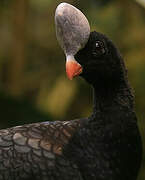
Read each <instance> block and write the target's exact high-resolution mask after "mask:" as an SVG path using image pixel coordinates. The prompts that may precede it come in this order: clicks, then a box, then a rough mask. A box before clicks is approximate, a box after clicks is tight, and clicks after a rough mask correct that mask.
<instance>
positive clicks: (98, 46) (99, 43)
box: [96, 41, 104, 50]
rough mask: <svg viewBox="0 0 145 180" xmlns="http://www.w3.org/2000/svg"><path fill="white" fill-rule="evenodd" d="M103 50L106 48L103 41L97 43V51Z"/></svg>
mask: <svg viewBox="0 0 145 180" xmlns="http://www.w3.org/2000/svg"><path fill="white" fill-rule="evenodd" d="M102 48H104V46H103V43H102V42H101V41H96V49H97V50H99V49H102Z"/></svg>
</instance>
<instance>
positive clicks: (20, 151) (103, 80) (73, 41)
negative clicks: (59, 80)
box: [0, 3, 142, 180]
mask: <svg viewBox="0 0 145 180" xmlns="http://www.w3.org/2000/svg"><path fill="white" fill-rule="evenodd" d="M55 23H56V31H57V37H58V40H59V42H60V45H61V46H62V48H63V50H64V52H65V54H66V57H67V61H66V72H67V76H68V78H69V79H72V78H73V77H75V76H81V77H83V78H84V79H85V80H86V81H87V82H88V83H89V84H90V85H91V86H92V87H93V89H94V106H93V112H92V114H91V115H90V117H88V118H81V119H76V120H71V121H64V122H61V121H56V122H42V123H35V124H29V125H23V126H17V127H13V128H9V129H5V130H1V131H0V180H30V179H32V178H33V179H35V180H90V179H91V180H136V179H137V175H138V172H139V168H140V164H141V158H142V143H141V137H140V133H139V130H138V127H137V118H136V115H135V112H134V97H133V95H132V91H131V88H130V85H129V83H128V77H127V70H126V68H125V65H124V62H123V59H122V57H121V55H120V53H119V51H118V50H117V48H116V47H115V45H114V44H113V43H112V41H111V40H110V39H108V38H107V37H106V36H105V35H103V34H101V33H98V32H91V33H90V27H89V23H88V21H87V19H86V17H85V16H84V15H83V14H82V13H81V12H80V11H79V10H78V9H76V8H75V7H73V6H71V5H69V4H67V3H61V4H60V5H59V6H58V7H57V9H56V13H55ZM80 103H81V102H80Z"/></svg>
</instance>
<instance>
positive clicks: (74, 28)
mask: <svg viewBox="0 0 145 180" xmlns="http://www.w3.org/2000/svg"><path fill="white" fill-rule="evenodd" d="M55 25H56V36H57V39H58V42H59V43H60V46H61V47H62V49H63V51H64V53H65V55H66V73H67V76H68V78H69V79H73V77H75V76H78V75H79V74H81V72H82V71H83V68H82V67H81V65H80V64H79V63H78V62H77V61H76V60H75V58H74V56H75V54H76V53H77V52H78V51H79V50H80V49H82V48H83V47H84V46H85V45H86V43H87V41H88V39H89V35H90V26H89V22H88V20H87V18H86V17H85V15H84V14H83V13H82V12H81V11H80V10H79V9H77V8H75V7H74V6H72V5H70V4H68V3H61V4H59V5H58V6H57V8H56V11H55Z"/></svg>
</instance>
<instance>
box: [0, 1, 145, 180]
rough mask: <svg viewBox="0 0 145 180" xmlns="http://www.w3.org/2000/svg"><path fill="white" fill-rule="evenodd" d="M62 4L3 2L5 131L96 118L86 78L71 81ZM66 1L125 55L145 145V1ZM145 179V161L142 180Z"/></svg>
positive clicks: (0, 51)
mask: <svg viewBox="0 0 145 180" xmlns="http://www.w3.org/2000/svg"><path fill="white" fill-rule="evenodd" d="M60 2H62V1H59V0H0V114H1V115H0V129H1V128H6V127H11V126H15V125H21V124H25V123H32V122H38V121H46V120H68V119H74V118H78V117H84V116H88V115H89V114H90V113H91V109H92V92H91V89H90V87H89V86H88V85H87V84H86V83H85V82H84V81H83V80H81V79H80V78H77V79H74V80H73V81H69V80H68V79H67V78H66V75H65V57H64V54H63V52H62V50H61V49H60V47H59V45H58V42H57V40H56V36H55V27H54V13H55V8H56V6H57V5H58V4H59V3H60ZM65 2H69V3H71V4H73V5H74V6H76V7H78V8H79V9H80V10H82V11H83V12H84V14H85V15H86V16H87V17H88V19H89V22H90V26H91V30H96V31H99V32H103V33H105V34H106V35H108V36H109V37H110V38H111V39H112V40H113V41H114V42H115V43H116V45H117V46H118V48H119V49H120V51H121V53H122V54H123V57H124V59H125V62H126V65H127V67H128V70H129V72H128V73H129V79H130V82H131V85H132V86H133V88H134V90H135V92H134V93H135V101H136V102H135V103H136V105H135V107H136V112H137V116H138V124H139V127H140V131H141V134H142V138H143V142H144V141H145V122H144V120H145V0H136V1H135V0H118V1H116V0H66V1H65ZM144 154H145V153H144ZM143 157H144V155H143ZM144 179H145V158H144V159H143V165H142V168H141V173H140V175H139V178H138V180H144Z"/></svg>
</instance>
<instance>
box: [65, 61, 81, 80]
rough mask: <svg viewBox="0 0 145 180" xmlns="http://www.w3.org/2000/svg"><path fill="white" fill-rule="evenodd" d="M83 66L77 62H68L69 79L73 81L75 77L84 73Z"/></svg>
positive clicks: (67, 72)
mask: <svg viewBox="0 0 145 180" xmlns="http://www.w3.org/2000/svg"><path fill="white" fill-rule="evenodd" d="M82 70H83V68H82V66H81V65H80V64H79V63H78V62H77V61H75V60H67V61H66V74H67V77H68V79H70V80H72V79H73V78H74V77H75V76H78V75H80V74H81V73H82Z"/></svg>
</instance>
